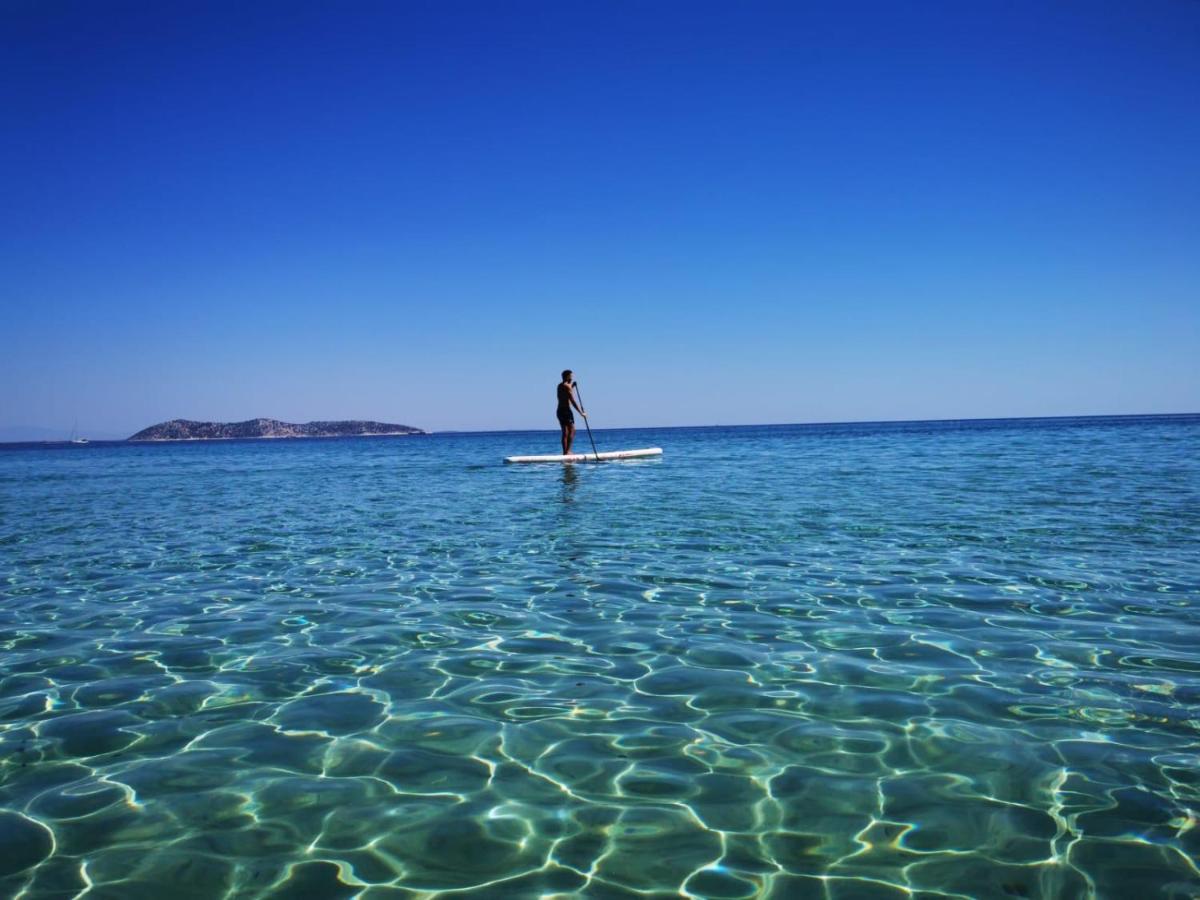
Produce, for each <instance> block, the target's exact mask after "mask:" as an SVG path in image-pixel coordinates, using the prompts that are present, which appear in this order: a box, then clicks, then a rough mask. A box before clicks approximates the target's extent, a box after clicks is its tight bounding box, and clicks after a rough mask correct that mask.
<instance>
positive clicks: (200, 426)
mask: <svg viewBox="0 0 1200 900" xmlns="http://www.w3.org/2000/svg"><path fill="white" fill-rule="evenodd" d="M424 433H425V432H424V431H423V430H422V429H420V428H413V427H412V426H411V425H395V424H392V423H390V422H365V421H361V420H358V419H354V420H350V421H345V422H305V423H304V424H302V425H297V424H294V423H292V422H280V421H279V420H278V419H249V420H248V421H245V422H193V421H191V420H190V419H172V420H171V421H169V422H159V423H158V424H157V425H151V426H150V427H149V428H143V429H142V430H141V431H139V432H138V433H137V434H134V435H130V436H129V437H128V438H127V440H130V441H216V440H229V439H233V438H310V437H367V436H372V435H374V436H380V435H395V434H424Z"/></svg>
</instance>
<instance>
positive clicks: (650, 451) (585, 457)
mask: <svg viewBox="0 0 1200 900" xmlns="http://www.w3.org/2000/svg"><path fill="white" fill-rule="evenodd" d="M642 456H662V447H646V448H644V449H642V450H610V451H608V452H607V453H571V454H568V455H565V456H564V455H562V454H560V455H558V456H506V457H504V461H505V462H506V463H537V462H597V461H599V462H603V461H604V460H606V459H638V458H639V457H642Z"/></svg>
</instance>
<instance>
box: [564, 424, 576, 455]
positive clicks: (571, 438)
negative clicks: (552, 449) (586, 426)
mask: <svg viewBox="0 0 1200 900" xmlns="http://www.w3.org/2000/svg"><path fill="white" fill-rule="evenodd" d="M573 443H575V423H574V422H572V423H571V424H570V425H568V426H567V431H566V436H565V437H564V439H563V453H565V454H567V455H568V456H569V455H570V454H571V445H572V444H573Z"/></svg>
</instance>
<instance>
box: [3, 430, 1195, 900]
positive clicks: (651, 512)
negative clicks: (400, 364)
mask: <svg viewBox="0 0 1200 900" xmlns="http://www.w3.org/2000/svg"><path fill="white" fill-rule="evenodd" d="M556 437H557V436H556V435H554V434H540V435H539V434H530V433H525V434H490V435H443V436H430V437H404V438H375V439H353V440H325V441H322V440H302V441H257V442H220V443H188V444H174V445H162V446H140V445H129V446H126V445H102V444H93V445H90V446H88V447H76V448H71V449H62V450H50V449H36V448H29V449H21V450H5V451H0V896H4V897H20V898H22V900H36V898H52V897H53V898H60V897H62V898H65V897H83V898H92V900H95V898H121V900H128V898H140V897H147V898H161V897H164V896H169V897H171V898H172V900H183V898H188V897H197V898H218V897H229V898H232V897H264V898H268V897H269V898H285V897H361V898H370V900H377V898H378V900H382V898H414V900H415V898H449V897H465V896H476V897H487V898H501V897H564V898H565V897H576V896H578V897H595V898H648V897H653V898H667V897H678V896H687V897H712V898H749V897H770V898H789V900H790V898H807V897H814V898H839V900H840V898H905V897H913V896H916V897H921V898H927V900H931V898H951V897H953V898H966V897H985V898H991V897H995V898H1012V897H1018V898H1021V897H1029V898H1032V897H1042V898H1083V897H1105V898H1128V897H1139V896H1147V897H1149V896H1155V897H1168V898H1169V897H1178V898H1185V897H1193V898H1194V897H1197V896H1200V869H1198V862H1197V860H1198V857H1200V653H1198V652H1197V648H1200V614H1198V604H1200V417H1194V416H1193V417H1146V418H1137V419H1099V420H1096V419H1089V420H1070V421H1058V420H1055V421H1045V420H1043V421H1008V422H978V423H940V424H906V425H860V426H824V427H769V428H768V427H764V428H736V429H680V430H645V431H627V432H599V433H598V434H597V439H598V441H599V442H600V443H601V444H602V445H604V446H605V447H607V448H610V449H611V448H617V447H637V446H650V445H655V446H661V447H663V448H664V450H665V456H664V457H663V458H661V459H656V460H648V461H641V462H629V463H614V464H606V465H566V466H563V465H560V464H555V465H539V466H527V467H521V466H504V465H503V464H501V462H500V459H501V457H503V456H504V455H507V454H513V453H537V452H553V450H554V447H555V440H556Z"/></svg>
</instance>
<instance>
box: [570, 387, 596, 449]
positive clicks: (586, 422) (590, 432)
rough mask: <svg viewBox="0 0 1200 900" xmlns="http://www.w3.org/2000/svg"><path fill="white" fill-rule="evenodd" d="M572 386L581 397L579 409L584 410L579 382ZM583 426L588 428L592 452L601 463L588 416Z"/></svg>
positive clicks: (584, 418) (585, 417)
mask: <svg viewBox="0 0 1200 900" xmlns="http://www.w3.org/2000/svg"><path fill="white" fill-rule="evenodd" d="M571 384H573V385H574V386H575V394H576V396H578V397H579V407H580V409H582V408H583V394H581V393H580V392H579V382H578V381H572V382H571ZM583 424H584V425H586V426H587V430H588V440H589V441H591V442H592V452H593V453H595V454H596V462H600V454H599V453H598V452H597V451H596V439H595V438H593V437H592V423H591V422H589V421H588V417H587V416H584V417H583Z"/></svg>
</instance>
